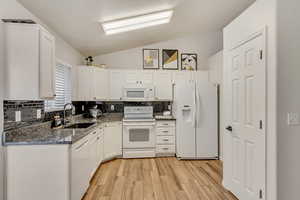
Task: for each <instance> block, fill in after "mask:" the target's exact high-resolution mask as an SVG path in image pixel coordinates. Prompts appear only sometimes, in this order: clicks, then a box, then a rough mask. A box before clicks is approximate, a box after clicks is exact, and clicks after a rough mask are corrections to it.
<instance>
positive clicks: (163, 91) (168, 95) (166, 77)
mask: <svg viewBox="0 0 300 200" xmlns="http://www.w3.org/2000/svg"><path fill="white" fill-rule="evenodd" d="M154 86H155V96H156V98H157V99H160V100H172V99H173V85H172V73H171V72H164V71H162V72H161V71H157V72H154Z"/></svg>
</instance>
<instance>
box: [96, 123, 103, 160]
mask: <svg viewBox="0 0 300 200" xmlns="http://www.w3.org/2000/svg"><path fill="white" fill-rule="evenodd" d="M98 132H99V134H98V137H99V140H98V146H97V157H98V165H100V164H101V162H102V161H103V150H104V129H103V127H101V128H100V129H99V130H98Z"/></svg>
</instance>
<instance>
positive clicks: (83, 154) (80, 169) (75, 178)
mask: <svg viewBox="0 0 300 200" xmlns="http://www.w3.org/2000/svg"><path fill="white" fill-rule="evenodd" d="M90 139H91V136H90V135H87V136H85V137H84V138H83V139H81V140H80V141H78V142H76V143H75V144H74V145H72V156H71V157H72V164H71V168H72V171H71V173H72V175H71V196H72V198H71V199H72V200H81V199H82V197H83V195H84V194H85V192H86V190H87V189H88V187H89V181H90V173H91V165H90V153H91V145H90V143H91V141H90Z"/></svg>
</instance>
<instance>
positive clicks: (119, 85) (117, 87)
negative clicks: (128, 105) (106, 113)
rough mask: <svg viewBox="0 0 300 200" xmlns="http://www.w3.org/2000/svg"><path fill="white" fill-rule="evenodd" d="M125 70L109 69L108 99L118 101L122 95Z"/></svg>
mask: <svg viewBox="0 0 300 200" xmlns="http://www.w3.org/2000/svg"><path fill="white" fill-rule="evenodd" d="M125 72H126V71H125V70H111V71H110V83H109V88H110V92H109V93H110V100H113V101H119V100H122V97H123V87H124V83H125V79H124V73H125Z"/></svg>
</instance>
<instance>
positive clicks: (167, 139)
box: [156, 136, 175, 144]
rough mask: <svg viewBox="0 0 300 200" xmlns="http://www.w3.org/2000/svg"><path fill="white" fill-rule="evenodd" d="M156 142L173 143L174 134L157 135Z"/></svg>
mask: <svg viewBox="0 0 300 200" xmlns="http://www.w3.org/2000/svg"><path fill="white" fill-rule="evenodd" d="M156 143H157V144H175V136H157V137H156Z"/></svg>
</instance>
